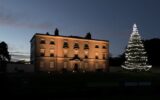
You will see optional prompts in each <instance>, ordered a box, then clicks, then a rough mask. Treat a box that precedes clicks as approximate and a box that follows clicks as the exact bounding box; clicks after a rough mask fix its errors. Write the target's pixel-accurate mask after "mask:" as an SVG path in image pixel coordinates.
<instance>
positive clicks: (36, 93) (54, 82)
mask: <svg viewBox="0 0 160 100" xmlns="http://www.w3.org/2000/svg"><path fill="white" fill-rule="evenodd" d="M1 83H2V85H1V91H2V92H3V94H4V95H7V96H5V98H7V97H16V98H17V97H19V98H21V97H23V99H25V98H26V99H28V98H30V97H31V96H33V97H35V98H41V99H42V98H44V99H45V100H46V98H47V99H51V100H52V99H57V98H61V99H66V98H70V99H71V98H76V99H80V100H82V99H84V98H90V99H95V98H97V99H103V98H112V99H113V98H115V99H119V98H124V97H125V98H128V97H130V96H132V98H130V99H131V100H132V99H134V98H136V97H138V98H139V97H142V98H146V99H148V98H150V97H156V96H159V95H160V91H159V89H160V74H158V73H151V72H148V73H146V72H144V73H135V72H117V73H63V74H59V73H50V74H48V73H14V74H11V73H10V74H1ZM24 97H25V98H24Z"/></svg>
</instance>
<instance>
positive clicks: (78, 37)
mask: <svg viewBox="0 0 160 100" xmlns="http://www.w3.org/2000/svg"><path fill="white" fill-rule="evenodd" d="M36 35H44V36H55V35H52V34H43V33H35V34H34V36H33V37H32V38H31V40H30V42H31V41H32V40H33V38H34V37H35V36H36ZM55 37H66V38H76V39H84V40H95V41H104V42H109V41H108V40H100V39H87V38H85V37H80V36H72V35H71V36H63V35H58V36H55Z"/></svg>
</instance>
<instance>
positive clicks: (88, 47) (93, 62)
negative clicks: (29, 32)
mask: <svg viewBox="0 0 160 100" xmlns="http://www.w3.org/2000/svg"><path fill="white" fill-rule="evenodd" d="M30 43H31V64H34V66H35V70H36V71H48V72H50V71H58V72H61V71H73V72H85V71H96V70H103V71H108V70H109V64H108V56H109V41H106V40H98V39H91V34H90V33H88V34H87V35H86V37H78V36H61V35H59V32H58V30H57V29H56V30H55V35H50V34H49V33H46V34H40V33H36V34H35V35H34V36H33V37H32V39H31V41H30Z"/></svg>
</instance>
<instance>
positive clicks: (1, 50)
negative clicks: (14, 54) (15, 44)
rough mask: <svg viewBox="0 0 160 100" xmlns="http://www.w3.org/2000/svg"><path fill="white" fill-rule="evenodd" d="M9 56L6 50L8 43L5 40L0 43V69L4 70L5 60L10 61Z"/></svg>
mask: <svg viewBox="0 0 160 100" xmlns="http://www.w3.org/2000/svg"><path fill="white" fill-rule="evenodd" d="M10 59H11V56H10V55H9V52H8V45H7V44H6V43H5V42H1V43H0V71H1V72H6V67H7V62H10Z"/></svg>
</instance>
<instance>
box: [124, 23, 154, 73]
mask: <svg viewBox="0 0 160 100" xmlns="http://www.w3.org/2000/svg"><path fill="white" fill-rule="evenodd" d="M125 58H126V61H125V62H124V65H122V68H124V69H126V70H132V71H133V70H135V71H148V70H149V69H150V68H151V67H152V66H151V65H147V61H148V59H147V55H146V51H145V49H144V46H143V43H142V40H141V36H140V35H139V32H138V28H137V26H136V24H134V25H133V32H132V34H131V36H130V39H129V43H128V46H127V49H126V52H125Z"/></svg>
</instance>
